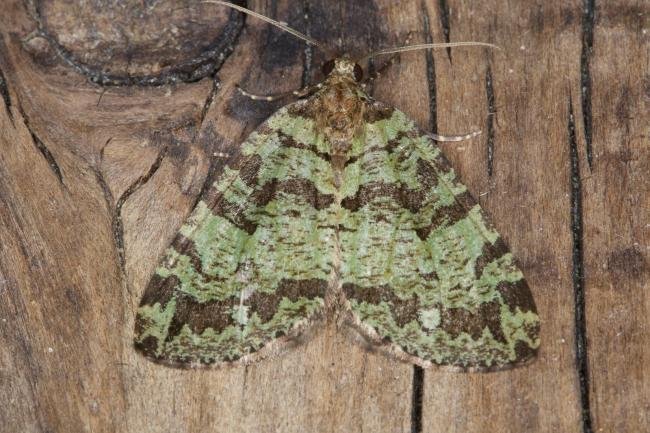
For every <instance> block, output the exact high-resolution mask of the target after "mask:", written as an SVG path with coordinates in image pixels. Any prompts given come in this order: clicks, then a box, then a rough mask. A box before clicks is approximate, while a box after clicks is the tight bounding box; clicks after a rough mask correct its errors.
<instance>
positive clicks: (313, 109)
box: [135, 1, 540, 370]
mask: <svg viewBox="0 0 650 433" xmlns="http://www.w3.org/2000/svg"><path fill="white" fill-rule="evenodd" d="M210 3H217V4H222V5H225V6H228V7H233V8H235V9H238V10H240V11H242V12H245V13H249V14H251V15H254V16H257V17H259V18H261V19H264V20H265V21H267V22H270V23H271V24H273V25H276V26H278V27H281V28H283V29H285V30H287V31H290V32H291V33H292V34H294V35H296V36H298V37H300V38H302V39H304V40H306V41H307V42H308V43H311V44H315V45H319V44H318V42H316V41H313V40H312V39H310V38H309V37H307V36H305V35H303V34H301V33H299V32H297V31H295V30H293V29H289V28H287V27H286V26H285V25H283V24H281V23H279V22H277V21H273V20H271V19H270V18H266V17H263V16H259V15H258V14H256V13H254V12H251V11H248V10H247V9H244V8H241V7H239V6H236V5H232V4H230V3H226V2H221V1H213V2H210ZM473 44H475V43H473ZM449 45H454V44H437V45H436V44H423V45H413V46H407V47H402V48H400V49H393V50H382V51H380V52H378V53H375V54H386V53H393V52H398V51H406V50H411V49H420V48H432V47H434V46H435V47H437V46H449ZM456 45H457V44H456ZM319 46H320V45H319ZM324 72H325V74H326V78H325V80H324V81H323V82H322V83H320V84H318V85H317V86H314V88H312V89H311V90H310V91H309V92H306V95H305V96H306V97H304V98H303V99H300V100H298V101H297V102H293V103H290V104H289V105H287V106H285V107H283V108H281V109H280V110H278V111H277V112H276V113H275V114H273V115H272V116H271V117H270V118H269V119H268V120H267V121H266V122H264V123H263V124H262V125H261V126H260V127H259V128H258V129H257V130H256V131H255V132H253V133H252V134H251V135H250V136H249V137H248V139H247V140H246V141H245V142H244V143H243V144H242V145H241V149H240V155H239V157H238V158H236V160H235V161H234V162H233V163H231V164H230V165H229V166H228V167H226V168H225V169H224V170H223V172H222V173H221V174H220V176H219V177H218V178H217V179H216V181H215V182H214V184H213V185H212V186H211V188H210V190H209V191H208V192H207V193H206V195H205V196H204V197H203V198H202V200H201V201H199V203H198V205H197V206H196V208H195V209H194V211H193V212H192V214H191V216H190V217H189V219H188V220H187V222H186V223H185V224H184V225H183V226H182V227H181V229H180V232H179V233H178V235H177V236H176V238H175V239H174V241H173V243H172V244H171V246H170V247H169V249H168V250H167V253H166V255H165V257H164V259H163V261H162V263H161V264H160V266H159V267H158V268H157V270H156V272H155V275H154V276H153V277H152V279H151V281H150V282H149V284H148V286H147V288H146V290H145V293H144V296H143V298H142V302H141V305H140V308H139V309H138V312H137V318H136V329H135V347H136V348H137V349H138V350H139V351H141V352H142V353H143V354H144V355H146V356H147V357H149V358H150V359H152V360H154V361H157V362H161V363H164V364H167V365H171V366H176V367H207V366H218V365H224V364H231V363H250V362H254V361H256V360H259V359H261V358H263V357H265V356H268V355H269V354H272V353H276V352H278V351H280V350H281V349H282V348H283V347H286V346H287V345H288V343H290V342H291V341H292V340H295V339H296V338H297V337H299V336H301V335H303V334H304V333H306V332H307V331H308V330H309V329H311V328H313V327H314V326H315V325H316V323H318V322H322V321H324V320H335V321H336V323H337V324H338V326H341V327H343V326H348V327H350V329H353V330H354V331H356V332H357V333H358V334H359V335H361V336H362V337H363V338H364V339H365V340H366V341H367V342H369V343H370V344H371V345H373V346H376V347H377V348H380V349H383V350H384V351H386V352H389V353H391V354H393V355H395V356H396V357H397V358H399V359H402V360H405V361H410V362H413V363H415V364H417V365H419V366H422V367H430V366H434V365H436V366H437V365H445V366H452V367H456V368H459V369H465V370H495V369H501V368H505V367H508V366H512V365H514V364H520V363H523V362H525V361H528V360H530V359H532V358H533V356H534V355H535V353H536V350H537V348H538V346H539V342H540V339H539V318H538V316H537V312H536V308H535V303H534V301H533V298H532V295H531V293H530V290H529V288H528V285H527V284H526V282H525V280H524V278H523V275H522V273H521V271H520V270H519V269H518V268H517V266H516V265H515V263H514V259H513V256H512V254H511V253H510V252H509V251H508V249H507V248H506V246H505V245H504V243H503V242H502V241H501V239H500V237H499V234H498V233H497V232H496V231H495V229H494V228H493V226H492V224H491V223H490V222H489V221H488V219H487V218H486V216H485V214H484V213H483V211H482V210H481V208H480V207H479V205H478V204H477V203H476V200H474V198H472V196H471V195H470V194H469V192H468V191H467V188H466V187H465V186H464V185H463V184H461V183H460V182H459V181H458V180H457V179H456V176H455V174H454V171H453V169H451V167H450V166H449V163H448V162H447V160H446V159H445V157H444V156H443V155H442V153H441V151H440V149H439V148H438V147H436V145H435V144H434V139H436V140H444V139H457V138H467V137H455V138H453V137H452V138H446V137H442V136H435V135H432V134H427V133H425V132H422V131H421V130H419V129H418V128H417V127H416V125H415V124H414V123H413V121H411V120H410V119H408V118H407V116H406V115H404V113H402V112H400V111H399V110H396V109H394V108H392V107H390V106H388V105H386V104H383V103H381V102H378V101H375V100H373V98H372V97H370V96H369V95H368V94H366V92H365V91H364V88H363V86H362V85H361V84H360V79H361V74H362V71H361V68H360V67H359V65H358V64H357V63H356V62H354V61H353V60H351V59H350V58H348V57H339V58H335V59H334V60H332V61H331V62H328V63H327V64H326V65H325V67H324ZM471 135H474V134H471ZM471 135H470V136H471Z"/></svg>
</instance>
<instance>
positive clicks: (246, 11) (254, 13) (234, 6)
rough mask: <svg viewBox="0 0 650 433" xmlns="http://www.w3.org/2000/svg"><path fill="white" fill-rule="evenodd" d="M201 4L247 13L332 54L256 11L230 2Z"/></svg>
mask: <svg viewBox="0 0 650 433" xmlns="http://www.w3.org/2000/svg"><path fill="white" fill-rule="evenodd" d="M201 3H212V4H216V5H221V6H226V7H229V8H232V9H235V10H238V11H239V12H243V13H245V14H247V15H250V16H252V17H255V18H257V19H260V20H262V21H264V22H266V23H269V24H271V25H273V26H275V27H277V28H279V29H282V30H284V31H285V32H287V33H291V34H292V35H294V36H295V37H297V38H298V39H302V40H303V41H305V42H307V43H308V44H311V45H313V46H315V47H317V48H320V49H321V50H323V51H324V52H325V53H328V54H329V53H331V50H330V49H329V48H327V47H326V46H325V45H323V44H321V43H320V42H318V41H317V40H315V39H312V38H310V37H309V36H307V35H305V34H304V33H300V32H299V31H298V30H294V29H292V28H291V27H289V26H288V25H286V24H283V23H281V22H280V21H276V20H274V19H272V18H269V17H267V16H265V15H262V14H259V13H257V12H254V11H252V10H250V9H246V8H245V7H242V6H239V5H236V4H233V3H229V2H224V1H219V0H204V1H202V2H201Z"/></svg>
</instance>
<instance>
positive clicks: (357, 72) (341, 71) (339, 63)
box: [323, 57, 363, 81]
mask: <svg viewBox="0 0 650 433" xmlns="http://www.w3.org/2000/svg"><path fill="white" fill-rule="evenodd" d="M323 74H324V75H325V76H326V77H329V76H330V75H332V76H338V77H347V78H350V79H352V80H354V81H361V79H362V78H363V69H362V68H361V66H359V64H358V63H356V62H355V61H354V60H351V59H349V58H347V57H339V58H335V59H332V60H329V61H327V62H325V64H324V65H323Z"/></svg>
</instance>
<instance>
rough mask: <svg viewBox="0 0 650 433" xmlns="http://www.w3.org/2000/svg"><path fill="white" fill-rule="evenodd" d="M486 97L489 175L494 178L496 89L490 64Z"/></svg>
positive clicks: (486, 74) (486, 79) (487, 74)
mask: <svg viewBox="0 0 650 433" xmlns="http://www.w3.org/2000/svg"><path fill="white" fill-rule="evenodd" d="M485 95H486V99H487V110H488V117H487V175H488V177H492V173H493V172H494V144H495V140H494V115H495V110H496V108H495V102H494V87H493V81H492V68H491V67H490V63H489V62H488V65H487V69H486V71H485Z"/></svg>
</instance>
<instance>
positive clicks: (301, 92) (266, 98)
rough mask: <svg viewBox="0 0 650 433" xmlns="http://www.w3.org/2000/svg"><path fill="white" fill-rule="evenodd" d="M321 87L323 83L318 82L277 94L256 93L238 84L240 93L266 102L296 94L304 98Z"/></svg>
mask: <svg viewBox="0 0 650 433" xmlns="http://www.w3.org/2000/svg"><path fill="white" fill-rule="evenodd" d="M320 88H321V84H320V83H319V84H317V85H315V86H307V87H303V88H302V89H298V90H293V91H290V92H284V93H278V94H275V95H256V94H254V93H250V92H247V91H246V90H244V89H242V88H241V87H239V85H238V86H237V90H239V93H241V94H242V95H244V96H246V97H247V98H250V99H252V100H253V101H266V102H273V101H277V100H278V99H283V98H287V97H289V96H295V97H297V98H302V97H304V96H307V95H309V94H310V93H312V92H313V91H314V90H316V89H320Z"/></svg>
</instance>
